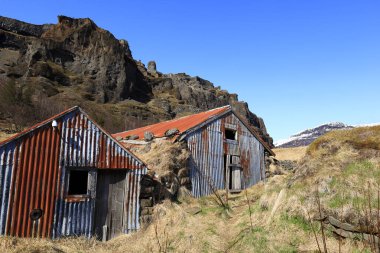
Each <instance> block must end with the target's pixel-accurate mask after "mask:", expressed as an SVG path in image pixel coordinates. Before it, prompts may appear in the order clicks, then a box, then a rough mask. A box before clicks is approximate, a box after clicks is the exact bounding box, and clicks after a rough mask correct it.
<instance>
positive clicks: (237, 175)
mask: <svg viewBox="0 0 380 253" xmlns="http://www.w3.org/2000/svg"><path fill="white" fill-rule="evenodd" d="M232 164H237V165H238V166H236V167H235V166H233V167H231V173H232V177H231V179H232V187H231V188H232V189H231V190H241V168H240V167H241V166H240V157H239V156H232Z"/></svg>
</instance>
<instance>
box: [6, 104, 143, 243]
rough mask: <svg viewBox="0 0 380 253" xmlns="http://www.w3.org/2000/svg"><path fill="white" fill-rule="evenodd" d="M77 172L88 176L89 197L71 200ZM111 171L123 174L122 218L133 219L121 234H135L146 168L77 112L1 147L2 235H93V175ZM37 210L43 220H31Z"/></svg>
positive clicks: (75, 109) (62, 115) (76, 109)
mask: <svg viewBox="0 0 380 253" xmlns="http://www.w3.org/2000/svg"><path fill="white" fill-rule="evenodd" d="M53 121H54V122H55V123H56V125H57V126H56V127H53V126H52V122H53ZM78 170H85V171H88V177H87V193H86V194H83V195H79V196H71V195H69V194H68V189H69V178H70V173H74V172H73V171H78ZM112 170H124V171H125V179H124V180H125V182H126V183H125V185H126V186H125V187H126V188H128V191H131V192H132V194H128V195H127V196H128V197H126V198H125V200H124V201H125V203H128V207H127V208H126V210H127V212H126V214H125V215H129V216H131V215H132V216H133V217H130V219H129V221H131V220H133V222H132V223H131V222H129V224H128V225H127V224H126V225H125V229H124V231H125V232H127V230H134V229H137V228H138V227H139V224H138V209H139V181H138V180H139V179H140V177H141V175H143V174H145V173H146V166H145V164H144V163H143V162H142V161H141V160H139V159H138V158H137V157H136V156H134V155H133V154H132V153H131V152H130V151H128V150H127V149H126V148H125V147H123V146H122V145H121V144H120V143H118V142H117V141H116V140H115V139H114V138H113V137H112V136H111V135H109V134H108V133H107V132H106V131H104V130H103V129H102V128H101V127H100V126H98V125H97V124H96V123H95V122H94V121H93V120H91V119H90V117H89V116H88V115H87V114H86V113H84V112H83V111H82V110H81V109H80V108H79V107H73V108H71V109H68V110H66V111H64V112H62V113H60V114H58V115H55V116H54V117H52V118H50V119H48V120H46V121H43V122H41V123H39V124H37V125H35V126H33V127H31V128H29V129H27V130H25V131H23V132H21V133H19V134H17V135H16V136H14V137H12V138H10V139H8V140H6V141H4V142H2V143H0V190H1V192H0V234H1V235H11V236H20V237H53V238H55V237H59V236H62V235H85V236H92V235H94V226H95V224H94V214H95V209H96V208H97V206H96V204H95V203H96V198H97V185H98V184H99V182H97V174H98V171H112ZM131 175H134V176H131ZM39 209H41V211H42V217H41V218H39V219H36V220H32V219H31V216H32V215H33V214H32V212H34V211H36V210H37V211H38V210H39ZM130 224H132V225H130Z"/></svg>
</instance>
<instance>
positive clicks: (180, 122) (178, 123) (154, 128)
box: [112, 105, 275, 156]
mask: <svg viewBox="0 0 380 253" xmlns="http://www.w3.org/2000/svg"><path fill="white" fill-rule="evenodd" d="M230 111H231V112H232V113H233V111H232V109H231V106H230V105H227V106H223V107H219V108H215V109H212V110H209V111H205V112H201V113H197V114H193V115H189V116H185V117H181V118H178V119H173V120H169V121H164V122H160V123H157V124H153V125H148V126H145V127H140V128H136V129H132V130H128V131H125V132H120V133H115V134H113V135H112V136H113V137H114V138H118V137H121V138H126V137H128V136H132V135H136V136H138V137H139V138H138V139H141V140H142V139H144V133H145V132H151V133H153V135H154V137H158V138H160V137H164V136H165V132H166V131H168V130H170V129H174V128H176V129H178V130H179V132H178V133H177V134H176V136H175V137H174V138H173V141H175V140H176V139H177V138H178V137H179V136H180V135H181V134H183V133H185V132H186V131H189V130H191V129H193V128H196V127H198V126H199V125H201V124H202V123H205V122H206V121H208V120H210V119H212V118H215V117H218V116H220V115H222V114H224V113H226V112H230ZM234 114H235V116H237V117H238V118H239V120H240V121H242V123H243V124H244V125H245V126H246V127H247V128H248V129H249V131H251V133H252V134H253V135H254V136H255V137H256V138H257V139H258V140H259V141H260V142H261V144H263V146H264V148H265V149H266V150H267V151H268V152H269V153H270V154H271V155H273V156H275V154H274V153H273V151H272V150H271V148H270V147H269V146H268V144H267V143H266V142H265V141H263V139H262V138H261V137H260V136H259V134H258V133H257V132H256V131H255V130H254V129H253V128H252V127H251V126H250V125H249V124H248V123H247V122H246V121H245V120H243V118H242V117H240V116H238V115H237V114H236V113H234ZM123 144H124V145H125V143H123Z"/></svg>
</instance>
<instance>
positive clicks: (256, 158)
mask: <svg viewBox="0 0 380 253" xmlns="http://www.w3.org/2000/svg"><path fill="white" fill-rule="evenodd" d="M226 127H227V128H234V129H236V130H237V134H238V136H237V141H229V140H226V141H225V140H224V139H225V138H224V130H225V128H226ZM186 141H187V145H188V148H189V150H190V152H191V154H192V157H191V161H190V178H191V181H192V194H193V196H195V197H201V196H206V195H210V194H211V193H212V190H211V188H210V183H212V185H213V187H215V189H225V178H224V177H225V175H224V173H225V172H224V154H226V153H228V152H230V153H236V154H240V161H241V165H242V167H243V175H244V176H243V177H242V184H241V185H242V186H243V187H244V186H246V187H249V186H252V185H254V184H256V183H257V182H259V181H260V180H263V179H264V174H263V170H264V147H263V145H262V144H261V143H260V142H259V141H258V140H257V139H256V137H255V136H253V135H252V134H251V132H250V131H249V130H248V129H247V128H246V127H245V126H244V124H243V123H242V122H241V121H240V120H239V119H238V118H237V117H236V116H235V115H234V114H233V113H229V114H227V115H225V116H224V117H223V118H219V119H216V120H215V121H213V122H211V123H210V124H208V125H206V126H205V127H203V128H201V129H198V130H196V131H194V132H192V133H190V134H189V135H188V136H187V137H186Z"/></svg>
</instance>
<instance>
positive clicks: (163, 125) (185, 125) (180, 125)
mask: <svg viewBox="0 0 380 253" xmlns="http://www.w3.org/2000/svg"><path fill="white" fill-rule="evenodd" d="M230 110H231V107H230V106H229V105H227V106H223V107H219V108H216V109H212V110H209V111H206V112H201V113H197V114H193V115H189V116H185V117H181V118H178V119H173V120H169V121H164V122H160V123H157V124H153V125H149V126H145V127H140V128H137V129H133V130H129V131H125V132H121V133H116V134H113V137H115V138H116V137H121V138H125V137H127V136H132V135H137V136H138V137H139V139H144V133H145V132H151V133H153V134H154V136H155V137H158V138H159V137H164V136H165V132H166V131H167V130H170V129H174V128H176V129H178V131H179V133H178V135H180V134H182V133H184V132H186V131H187V130H189V129H191V128H193V127H195V126H197V125H199V124H201V123H203V122H205V121H207V120H208V119H211V118H213V117H216V116H218V115H220V114H222V113H225V112H227V111H230Z"/></svg>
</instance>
